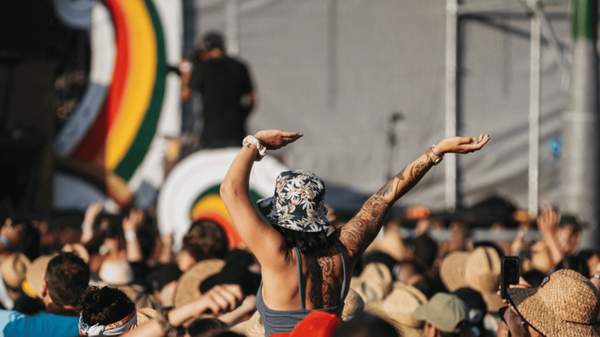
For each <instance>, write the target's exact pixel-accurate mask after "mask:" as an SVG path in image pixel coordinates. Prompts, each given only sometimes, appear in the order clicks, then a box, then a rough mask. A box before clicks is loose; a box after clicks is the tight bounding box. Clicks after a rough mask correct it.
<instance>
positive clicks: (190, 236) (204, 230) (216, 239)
mask: <svg viewBox="0 0 600 337" xmlns="http://www.w3.org/2000/svg"><path fill="white" fill-rule="evenodd" d="M183 250H185V251H187V252H188V253H189V254H190V255H191V256H192V257H193V258H194V259H195V260H196V261H202V260H206V259H224V258H225V256H226V255H227V252H228V251H229V240H228V239H227V234H226V233H225V230H224V229H223V227H221V225H219V224H217V223H215V222H212V221H208V220H200V221H196V222H194V223H192V225H191V226H190V229H189V230H188V232H187V233H186V234H185V236H184V237H183Z"/></svg>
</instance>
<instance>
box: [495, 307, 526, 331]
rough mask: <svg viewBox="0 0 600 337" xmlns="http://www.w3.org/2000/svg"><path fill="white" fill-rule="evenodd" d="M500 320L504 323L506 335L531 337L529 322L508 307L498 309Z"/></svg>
mask: <svg viewBox="0 0 600 337" xmlns="http://www.w3.org/2000/svg"><path fill="white" fill-rule="evenodd" d="M498 314H499V315H500V321H502V322H503V323H504V324H505V325H506V335H505V336H506V337H513V336H515V337H531V335H530V334H529V329H528V327H529V324H528V323H527V321H525V320H524V319H523V318H522V317H521V316H520V315H519V314H517V313H516V312H515V311H514V310H512V309H511V308H510V307H503V308H501V309H500V310H499V311H498Z"/></svg>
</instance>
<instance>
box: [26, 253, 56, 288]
mask: <svg viewBox="0 0 600 337" xmlns="http://www.w3.org/2000/svg"><path fill="white" fill-rule="evenodd" d="M53 257H54V255H42V256H40V257H38V258H37V259H35V260H34V261H33V263H31V265H30V266H29V268H28V269H27V274H26V275H25V282H24V283H23V286H22V288H23V291H24V292H25V293H26V294H27V295H28V296H30V297H32V298H35V297H39V298H42V292H43V291H44V282H45V280H46V269H48V263H49V262H50V260H52V258H53Z"/></svg>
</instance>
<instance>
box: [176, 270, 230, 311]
mask: <svg viewBox="0 0 600 337" xmlns="http://www.w3.org/2000/svg"><path fill="white" fill-rule="evenodd" d="M223 266H225V261H223V260H219V259H209V260H204V261H200V262H198V263H196V264H195V265H194V266H193V267H192V268H191V269H190V270H188V271H186V272H185V273H184V274H183V275H181V278H180V279H179V283H178V284H177V290H175V300H174V304H175V307H180V306H182V305H184V304H187V303H190V302H192V301H194V300H196V299H198V298H200V297H201V296H202V292H201V291H200V285H201V284H202V282H204V280H206V279H207V278H209V277H210V276H212V275H214V274H216V273H218V272H220V271H221V269H223Z"/></svg>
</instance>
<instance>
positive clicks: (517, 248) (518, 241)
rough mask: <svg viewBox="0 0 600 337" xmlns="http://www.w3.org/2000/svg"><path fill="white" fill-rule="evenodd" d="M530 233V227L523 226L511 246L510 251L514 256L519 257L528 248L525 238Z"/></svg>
mask: <svg viewBox="0 0 600 337" xmlns="http://www.w3.org/2000/svg"><path fill="white" fill-rule="evenodd" d="M527 232H529V227H527V226H521V227H520V228H519V230H518V231H517V236H516V237H515V239H514V240H513V242H512V244H511V245H510V251H511V254H512V255H513V256H518V255H519V254H520V253H521V252H522V251H523V250H525V248H526V247H527V241H526V240H525V236H526V235H527Z"/></svg>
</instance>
